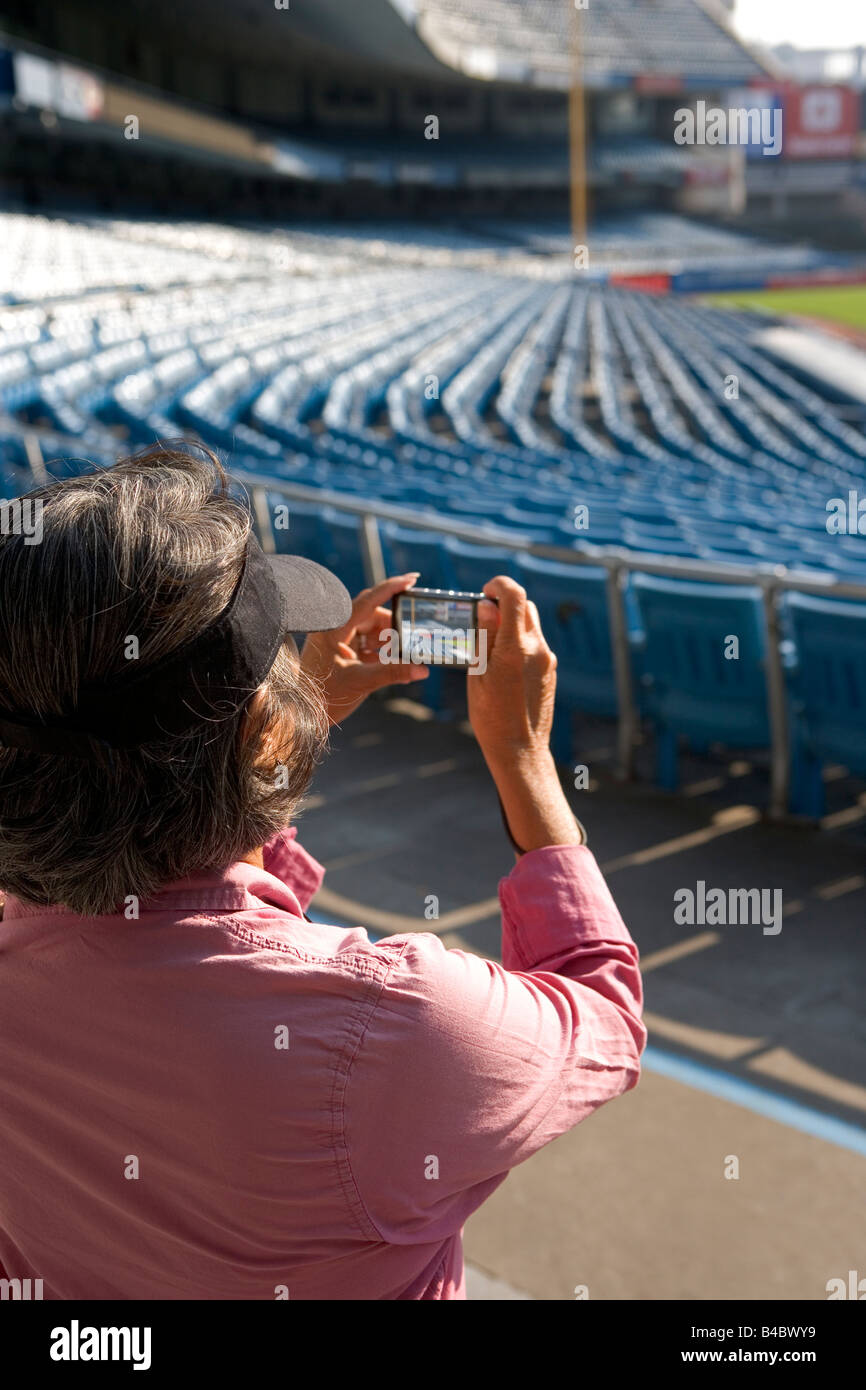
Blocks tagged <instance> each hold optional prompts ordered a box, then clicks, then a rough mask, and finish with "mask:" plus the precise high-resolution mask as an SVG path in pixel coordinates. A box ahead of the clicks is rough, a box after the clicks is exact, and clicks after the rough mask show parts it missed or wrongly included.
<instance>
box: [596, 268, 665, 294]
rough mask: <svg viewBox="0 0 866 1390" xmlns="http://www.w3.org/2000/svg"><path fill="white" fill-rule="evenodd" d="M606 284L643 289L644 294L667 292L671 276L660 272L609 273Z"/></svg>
mask: <svg viewBox="0 0 866 1390" xmlns="http://www.w3.org/2000/svg"><path fill="white" fill-rule="evenodd" d="M608 284H610V285H621V286H626V287H627V288H628V289H630V290H643V291H644V293H645V294H667V292H668V290H669V289H670V287H671V277H670V276H669V275H665V274H663V273H662V272H659V273H658V274H649V275H624V274H621V275H611V276H610V278H609V280H608Z"/></svg>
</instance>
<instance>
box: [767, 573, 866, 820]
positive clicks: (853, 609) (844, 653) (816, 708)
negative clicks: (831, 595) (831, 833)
mask: <svg viewBox="0 0 866 1390" xmlns="http://www.w3.org/2000/svg"><path fill="white" fill-rule="evenodd" d="M781 611H782V616H783V621H784V625H785V629H786V632H787V633H788V635H789V642H790V641H791V639H792V646H790V645H789V647H788V661H787V663H786V665H787V678H788V691H789V697H790V712H791V730H790V735H791V755H792V756H791V796H790V803H789V804H790V809H791V811H792V812H794V813H795V814H798V815H805V816H812V817H816V818H817V817H819V816H822V815H823V814H824V809H825V798H824V782H823V777H822V768H823V765H824V764H825V763H828V762H831V761H832V762H839V763H842V764H844V766H845V767H847V768H848V769H849V770H850V771H851V772H853V773H855V774H858V775H860V776H862V775H864V774H866V604H864V603H855V602H846V601H844V600H840V599H836V600H833V599H824V598H819V597H815V596H813V595H811V594H796V593H789V594H785V595H784V597H783V599H782V605H781Z"/></svg>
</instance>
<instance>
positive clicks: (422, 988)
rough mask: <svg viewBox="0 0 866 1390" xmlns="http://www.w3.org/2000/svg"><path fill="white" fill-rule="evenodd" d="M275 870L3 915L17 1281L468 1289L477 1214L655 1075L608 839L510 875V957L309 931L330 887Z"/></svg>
mask: <svg viewBox="0 0 866 1390" xmlns="http://www.w3.org/2000/svg"><path fill="white" fill-rule="evenodd" d="M265 870H266V871H265V872H262V871H261V870H259V869H256V868H253V867H252V866H250V865H248V864H234V865H232V867H231V868H229V869H226V870H225V871H224V872H222V873H212V874H206V875H202V876H200V877H196V878H194V879H189V880H187V881H185V882H183V883H178V884H174V885H172V886H171V887H168V888H166V889H165V890H164V891H162V892H160V893H159V894H158V895H157V896H156V897H155V898H154V899H153V900H152V901H149V902H147V903H143V904H142V905H141V912H140V917H139V918H138V920H135V919H133V920H127V919H126V918H125V917H124V916H123V915H122V914H118V915H116V916H110V917H109V916H106V917H91V918H82V917H78V916H76V915H75V914H73V913H70V912H69V911H67V910H65V909H62V908H61V909H53V908H52V909H44V908H35V907H32V906H27V905H25V904H23V903H21V902H20V901H18V900H16V899H9V900H8V901H7V903H6V909H5V917H4V920H3V921H2V923H0V1001H2V1002H0V1115H2V1124H0V1266H2V1270H0V1273H3V1274H5V1277H7V1278H21V1279H26V1278H31V1279H42V1280H43V1288H44V1297H45V1298H46V1299H48V1298H54V1299H111V1298H122V1299H139V1298H140V1299H274V1298H277V1297H286V1296H288V1297H289V1298H293V1299H460V1298H465V1296H466V1295H465V1287H464V1277H463V1251H462V1239H461V1237H462V1229H463V1225H464V1222H465V1221H466V1219H467V1217H468V1216H470V1215H471V1213H472V1212H473V1211H475V1210H476V1209H477V1208H478V1207H479V1206H480V1205H481V1204H482V1202H484V1200H485V1199H486V1198H487V1197H489V1196H490V1194H491V1193H492V1192H493V1191H494V1190H495V1189H496V1188H497V1187H498V1186H499V1185H500V1183H502V1182H503V1181H504V1179H505V1177H506V1176H507V1174H508V1171H509V1169H511V1168H513V1167H514V1166H515V1164H518V1163H522V1162H523V1161H524V1160H525V1159H527V1158H529V1157H530V1156H531V1155H532V1154H534V1153H535V1152H536V1151H537V1150H538V1149H540V1148H542V1147H543V1145H545V1144H548V1143H549V1142H550V1141H551V1140H552V1139H555V1138H556V1137H557V1136H558V1135H560V1134H564V1133H565V1132H566V1131H567V1130H569V1129H571V1128H572V1126H574V1125H576V1124H578V1123H579V1121H580V1120H583V1119H585V1117H586V1116H587V1115H589V1114H591V1113H592V1111H593V1110H595V1109H596V1108H597V1107H598V1106H599V1105H602V1104H603V1103H604V1102H605V1101H607V1100H610V1099H611V1098H612V1097H614V1096H617V1095H620V1094H621V1093H622V1092H623V1091H627V1090H629V1089H630V1088H631V1087H632V1086H634V1085H635V1084H636V1082H637V1079H638V1075H639V1071H640V1062H639V1059H640V1054H641V1052H642V1050H643V1048H644V1045H645V1042H646V1030H645V1028H644V1026H643V1024H642V1022H641V1019H640V1013H641V1006H642V991H641V980H640V974H639V971H638V952H637V948H636V946H635V944H634V942H633V941H632V939H631V937H630V935H629V933H628V931H627V929H626V927H625V925H624V924H623V921H622V919H621V917H620V915H619V912H618V911H617V909H616V906H615V904H614V902H613V899H612V898H611V895H610V893H609V891H608V889H607V886H606V885H605V882H604V880H603V878H602V876H601V873H600V871H599V869H598V866H597V864H596V861H595V859H594V857H593V855H592V853H591V852H590V851H589V850H588V849H586V848H585V847H583V846H575V847H569V848H549V849H540V850H534V851H532V852H531V853H529V854H527V855H525V857H524V858H522V859H520V860H519V861H518V863H517V864H516V865H515V867H514V869H513V870H512V871H511V873H510V874H509V875H508V877H507V878H505V879H503V880H502V882H501V884H500V889H499V892H500V900H501V903H502V919H503V934H502V957H503V963H502V965H499V964H497V963H495V962H494V961H491V960H485V959H482V958H481V957H479V956H475V955H471V954H468V953H467V952H465V951H459V950H446V948H445V947H444V946H443V945H442V943H441V941H440V940H439V939H438V937H436V936H434V935H432V934H431V933H429V932H422V933H417V934H408V935H404V936H392V937H388V938H386V939H385V940H382V941H379V942H377V943H375V944H374V943H372V942H371V941H370V940H369V938H368V936H367V934H366V932H365V931H364V930H363V929H361V928H360V927H358V928H354V929H345V928H342V927H328V926H320V925H318V924H313V923H310V922H308V921H306V920H305V918H304V916H303V912H304V909H305V908H306V907H307V905H308V904H309V902H310V900H311V898H312V897H313V894H314V893H315V891H316V889H317V888H318V887H319V885H320V883H321V880H322V878H323V873H324V871H323V870H322V868H321V866H320V865H319V864H317V863H316V861H315V860H314V859H312V858H311V857H310V856H309V855H308V854H307V853H306V852H305V851H304V850H303V849H302V848H301V847H300V845H298V844H297V842H296V840H295V831H294V830H290V831H286V832H284V833H283V834H282V835H279V836H277V837H276V838H275V839H274V840H273V841H272V842H271V843H270V845H269V846H268V847H267V848H266V850H265ZM136 1173H137V1176H134V1174H136Z"/></svg>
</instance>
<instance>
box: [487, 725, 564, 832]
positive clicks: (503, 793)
mask: <svg viewBox="0 0 866 1390" xmlns="http://www.w3.org/2000/svg"><path fill="white" fill-rule="evenodd" d="M484 756H485V759H486V761H487V766H488V768H489V769H490V773H491V776H492V777H493V780H494V782H495V784H496V790H497V791H498V793H499V797H500V800H501V802H502V807H503V810H504V812H505V815H506V818H507V820H508V825H509V827H510V830H511V833H512V835H513V837H514V839H515V841H516V842H517V844H518V845H520V847H521V849H523V850H526V851H529V850H532V849H544V848H545V847H546V846H548V845H580V844H583V843H585V836H584V834H583V830H582V827H581V825H580V823H579V822H578V821H577V819H576V818H575V816H574V813H573V811H572V810H571V808H570V806H569V804H568V802H567V800H566V798H565V793H564V792H563V790H562V787H561V785H560V781H559V777H558V775H557V771H556V765H555V763H554V761H553V757H552V756H551V754H550V751H549V750H548V749H544V750H542V751H536V750H529V749H526V750H523V749H517V750H515V751H513V752H508V753H506V752H504V751H502V752H495V753H489V752H487V751H486V750H485V752H484Z"/></svg>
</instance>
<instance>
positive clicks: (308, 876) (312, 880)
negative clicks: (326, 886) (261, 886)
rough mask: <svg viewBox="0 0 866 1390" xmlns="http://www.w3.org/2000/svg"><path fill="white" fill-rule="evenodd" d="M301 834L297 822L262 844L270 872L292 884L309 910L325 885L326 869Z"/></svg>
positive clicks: (303, 909)
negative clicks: (305, 845) (303, 841)
mask: <svg viewBox="0 0 866 1390" xmlns="http://www.w3.org/2000/svg"><path fill="white" fill-rule="evenodd" d="M297 834H298V828H297V826H295V825H291V826H288V827H287V828H286V829H285V830H280V831H278V833H277V834H276V835H274V836H273V837H272V838H271V839H270V840H268V842H267V844H266V845H264V846H263V848H262V864H263V866H264V868H265V870H266V872H267V873H269V874H273V875H274V878H278V879H279V880H280V882H281V883H284V884H285V885H286V887H287V888H291V890H292V892H293V893H294V895H295V897H296V898H297V900H298V902H299V903H300V905H301V911H302V912H306V910H307V908H308V907H309V905H310V903H311V902H312V901H313V898H314V897H315V896H316V894H317V893H318V891H319V889H320V888H321V886H322V880H323V879H324V877H325V870H324V868H323V866H322V865H321V864H320V863H319V861H318V860H317V859H314V858H313V856H312V855H311V854H308V853H307V851H306V850H305V849H304V847H303V845H299V844H298V841H297Z"/></svg>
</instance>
